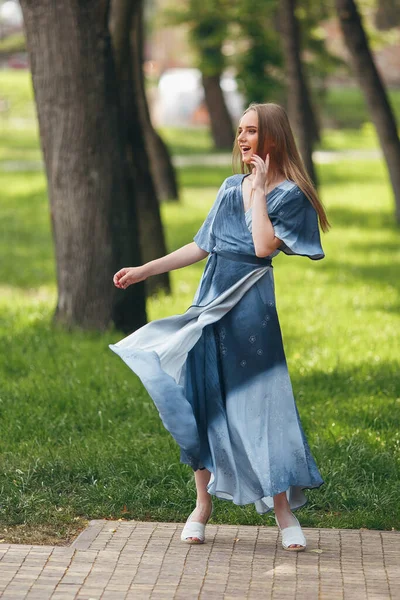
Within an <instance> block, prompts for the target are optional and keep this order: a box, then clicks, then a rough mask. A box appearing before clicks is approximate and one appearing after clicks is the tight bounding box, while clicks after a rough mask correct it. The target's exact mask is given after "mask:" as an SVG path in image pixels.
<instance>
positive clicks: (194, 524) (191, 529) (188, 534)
mask: <svg viewBox="0 0 400 600" xmlns="http://www.w3.org/2000/svg"><path fill="white" fill-rule="evenodd" d="M195 510H196V509H194V510H193V511H192V512H191V513H190V515H189V516H188V518H187V521H186V523H185V526H184V528H183V529H182V533H181V542H185V543H186V544H204V542H205V539H206V536H205V530H206V525H207V523H208V521H209V520H210V517H211V515H212V514H213V510H214V506H213V504H211V512H210V516H209V517H208V519H207V521H206V523H200V522H198V521H190V520H189V519H190V517H191V516H192V514H193V513H194V511H195ZM189 538H192V539H189ZM193 538H196V539H193Z"/></svg>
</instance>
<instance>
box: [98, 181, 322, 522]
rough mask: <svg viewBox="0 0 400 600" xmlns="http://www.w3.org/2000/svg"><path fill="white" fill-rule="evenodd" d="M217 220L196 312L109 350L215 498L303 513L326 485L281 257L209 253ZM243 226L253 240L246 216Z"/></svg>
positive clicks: (225, 249) (216, 248)
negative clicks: (303, 407) (288, 313)
mask: <svg viewBox="0 0 400 600" xmlns="http://www.w3.org/2000/svg"><path fill="white" fill-rule="evenodd" d="M234 177H235V176H234ZM239 177H241V176H239ZM230 179H232V178H230ZM234 181H235V180H234ZM240 182H241V179H240ZM230 187H232V186H228V189H230ZM289 189H291V188H289ZM225 190H226V186H225ZM239 191H241V190H239ZM286 191H287V190H286ZM236 193H237V192H236ZM219 195H220V196H221V190H220V194H219ZM223 197H224V199H225V200H226V202H225V205H224V208H225V209H226V208H227V207H228V208H229V206H231V205H230V203H229V197H228V200H227V195H226V193H225V194H224V195H223ZM217 200H218V198H217ZM239 206H240V205H239ZM213 208H214V209H215V205H214V207H213ZM214 212H215V211H214ZM216 212H217V213H218V214H220V213H219V210H217V211H216ZM210 214H212V211H210ZM209 216H210V215H209ZM215 216H216V215H215V214H214V215H213V219H212V220H211V223H210V219H209V223H207V220H206V222H205V224H203V227H202V229H201V230H200V231H199V233H198V234H197V236H196V237H195V241H196V243H199V246H200V247H204V246H205V249H206V250H207V251H210V254H209V256H208V259H207V263H206V266H205V270H204V273H203V276H202V278H201V281H200V284H199V287H198V290H197V292H196V295H195V298H194V300H193V304H192V305H191V306H190V307H189V308H188V310H187V311H186V312H185V313H183V314H182V315H174V316H171V317H167V318H165V319H159V320H156V321H153V322H151V323H148V324H147V325H145V326H144V327H142V328H141V329H139V330H138V331H135V332H134V333H132V334H131V335H129V336H127V337H126V338H124V339H123V340H121V341H119V342H118V343H116V344H111V345H110V348H111V350H113V351H114V352H115V353H116V354H118V355H119V356H120V357H121V358H122V359H123V360H124V361H125V363H126V364H127V365H128V366H129V367H130V368H131V369H132V371H134V373H136V374H137V375H138V376H139V377H140V379H141V381H142V383H143V385H144V386H145V387H146V389H147V391H148V393H149V395H150V396H151V398H152V399H153V401H154V403H155V405H156V407H157V409H158V411H159V414H160V417H161V419H162V421H163V424H164V426H165V427H166V429H167V430H168V431H169V432H170V433H171V435H172V436H173V437H174V439H175V440H176V442H177V444H178V445H179V447H180V459H181V462H183V463H186V464H188V465H190V466H191V467H192V469H194V470H197V469H199V468H203V467H205V468H207V469H208V470H209V471H210V472H211V478H210V482H209V484H208V492H209V493H210V494H213V495H215V496H217V497H218V498H221V499H225V500H231V501H232V502H234V503H235V504H238V505H246V504H250V503H254V505H255V508H256V510H257V512H258V513H260V514H263V513H266V512H268V511H270V510H271V509H272V508H273V496H274V495H275V494H278V493H280V492H286V494H287V497H288V500H289V504H290V507H291V509H292V510H295V509H297V508H299V507H301V506H303V505H304V504H305V503H306V502H307V498H306V496H305V494H304V491H303V490H304V489H305V488H317V487H319V486H320V485H322V483H323V479H322V477H321V475H320V473H319V471H318V468H317V466H316V463H315V461H314V458H313V456H312V454H311V452H310V448H309V445H308V443H307V439H306V436H305V434H304V431H303V428H302V425H301V421H300V418H299V413H298V410H297V406H296V403H295V399H294V396H293V390H292V385H291V381H290V377H289V373H288V367H287V363H286V358H285V353H284V348H283V343H282V335H281V329H280V325H279V319H278V314H277V310H276V303H275V288H274V277H273V267H272V258H271V257H268V258H266V259H260V258H258V257H256V256H255V254H254V250H253V251H251V246H250V248H246V247H244V248H239V250H245V252H243V251H242V252H240V251H239V252H238V248H234V251H232V248H231V247H230V246H229V244H227V243H225V245H224V244H219V245H218V243H216V239H215V238H213V239H212V240H211V243H212V245H213V248H212V249H210V246H209V245H208V242H207V239H205V235H208V236H209V235H210V231H211V232H213V233H214V232H215V231H216V229H217V231H218V228H217V227H216V225H217V224H218V221H216V219H215ZM225 216H226V215H225ZM224 223H226V218H224ZM243 223H244V224H245V225H246V228H247V231H249V227H248V219H247V220H246V218H245V215H243ZM220 229H221V230H222V232H221V239H222V240H225V241H226V236H224V234H223V229H224V228H223V227H222V228H220ZM277 229H278V227H277ZM229 231H231V230H229ZM243 236H244V237H245V230H243ZM250 240H251V236H250ZM249 244H250V241H249ZM321 251H322V250H321Z"/></svg>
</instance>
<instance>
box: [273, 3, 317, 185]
mask: <svg viewBox="0 0 400 600" xmlns="http://www.w3.org/2000/svg"><path fill="white" fill-rule="evenodd" d="M295 10H296V0H281V3H280V14H279V17H280V19H279V22H280V29H281V33H282V48H283V53H284V57H285V63H286V71H287V83H288V113H289V115H290V116H291V119H292V124H293V128H294V132H295V134H296V137H297V140H298V144H299V150H300V154H301V156H302V158H303V161H304V165H305V167H306V169H307V171H308V174H309V176H310V177H311V179H312V181H313V182H314V184H315V185H316V184H317V177H316V172H315V169H314V163H313V160H312V150H313V137H314V134H311V133H310V132H309V129H308V124H309V119H310V114H312V113H313V108H312V105H311V99H310V92H309V89H308V85H307V81H306V78H305V75H304V72H303V65H302V62H301V44H300V29H299V24H298V22H297V18H296V15H295Z"/></svg>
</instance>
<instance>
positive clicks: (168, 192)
mask: <svg viewBox="0 0 400 600" xmlns="http://www.w3.org/2000/svg"><path fill="white" fill-rule="evenodd" d="M131 44H132V68H133V81H134V86H135V91H136V100H137V103H138V108H139V118H140V120H141V123H142V127H143V131H144V136H145V142H146V148H147V154H148V155H149V156H151V160H150V169H151V172H152V175H153V181H154V185H155V187H156V191H157V196H158V198H159V199H160V200H161V201H164V200H166V201H168V200H179V192H178V184H177V180H176V174H175V169H174V166H173V164H172V161H171V157H170V154H169V151H168V148H167V146H166V144H165V143H164V141H163V139H162V138H161V136H160V135H159V134H158V132H157V131H156V130H155V129H154V127H153V124H152V122H151V117H150V111H149V105H148V103H147V97H146V90H145V81H144V73H143V62H144V60H143V47H144V33H143V1H142V0H141V1H140V2H139V6H138V7H137V8H136V10H135V13H134V15H133V24H132V33H131Z"/></svg>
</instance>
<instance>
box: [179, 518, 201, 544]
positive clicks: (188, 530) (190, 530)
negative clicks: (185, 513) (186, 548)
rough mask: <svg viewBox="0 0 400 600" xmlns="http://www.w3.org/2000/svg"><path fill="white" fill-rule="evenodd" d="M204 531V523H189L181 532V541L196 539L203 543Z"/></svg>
mask: <svg viewBox="0 0 400 600" xmlns="http://www.w3.org/2000/svg"><path fill="white" fill-rule="evenodd" d="M205 529H206V526H205V525H204V523H198V522H197V521H189V523H186V525H185V526H184V528H183V530H182V533H181V539H182V540H186V539H187V538H189V537H192V538H198V539H199V540H201V541H203V542H204V540H205V535H204V533H205Z"/></svg>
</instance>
